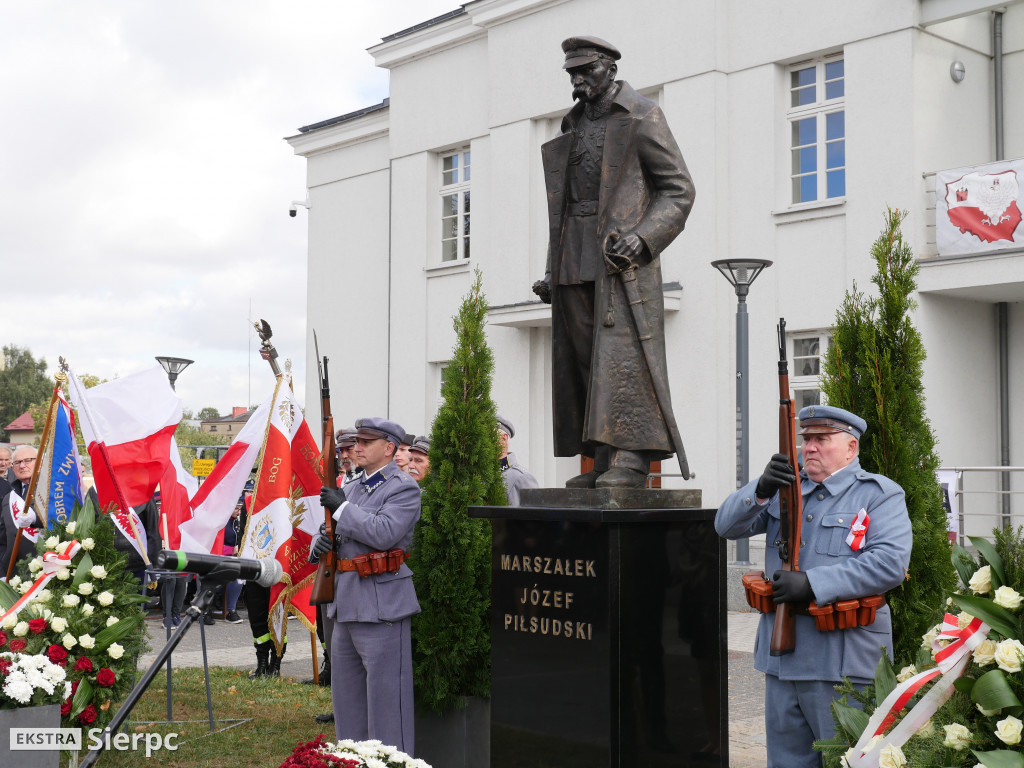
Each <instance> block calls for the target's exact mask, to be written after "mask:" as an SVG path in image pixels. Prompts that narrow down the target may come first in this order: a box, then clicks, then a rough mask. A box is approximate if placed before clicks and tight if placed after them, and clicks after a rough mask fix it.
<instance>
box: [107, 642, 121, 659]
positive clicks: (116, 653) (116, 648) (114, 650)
mask: <svg viewBox="0 0 1024 768" xmlns="http://www.w3.org/2000/svg"><path fill="white" fill-rule="evenodd" d="M107 656H109V657H110V658H112V659H120V658H121V657H122V656H124V648H122V647H121V646H120V645H118V644H117V643H111V644H110V646H109V647H108V648H107Z"/></svg>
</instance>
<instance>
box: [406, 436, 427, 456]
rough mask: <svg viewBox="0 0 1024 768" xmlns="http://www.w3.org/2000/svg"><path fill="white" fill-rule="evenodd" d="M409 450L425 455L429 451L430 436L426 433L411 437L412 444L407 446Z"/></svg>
mask: <svg viewBox="0 0 1024 768" xmlns="http://www.w3.org/2000/svg"><path fill="white" fill-rule="evenodd" d="M409 450H410V451H415V452H416V453H422V454H423V455H424V456H426V455H427V454H428V453H430V438H429V437H427V436H426V435H420V436H419V437H415V438H413V441H412V444H411V445H410V446H409Z"/></svg>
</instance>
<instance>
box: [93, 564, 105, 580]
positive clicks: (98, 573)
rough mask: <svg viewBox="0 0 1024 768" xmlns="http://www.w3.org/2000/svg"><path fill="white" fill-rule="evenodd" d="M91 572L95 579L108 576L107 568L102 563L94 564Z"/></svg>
mask: <svg viewBox="0 0 1024 768" xmlns="http://www.w3.org/2000/svg"><path fill="white" fill-rule="evenodd" d="M89 573H90V574H91V575H92V577H93V578H94V579H105V578H106V577H107V569H106V568H104V567H103V566H102V565H94V566H93V567H92V568H90V569H89Z"/></svg>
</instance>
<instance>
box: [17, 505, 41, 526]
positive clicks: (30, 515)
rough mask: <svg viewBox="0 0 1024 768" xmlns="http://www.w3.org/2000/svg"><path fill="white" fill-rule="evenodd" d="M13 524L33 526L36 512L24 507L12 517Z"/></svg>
mask: <svg viewBox="0 0 1024 768" xmlns="http://www.w3.org/2000/svg"><path fill="white" fill-rule="evenodd" d="M14 524H15V525H16V526H18V527H19V528H34V527H35V525H36V513H35V512H33V511H31V510H29V509H25V510H22V511H21V512H19V513H18V514H17V515H15V517H14Z"/></svg>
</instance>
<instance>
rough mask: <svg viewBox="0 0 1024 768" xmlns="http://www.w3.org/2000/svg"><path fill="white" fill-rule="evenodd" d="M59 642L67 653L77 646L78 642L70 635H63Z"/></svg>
mask: <svg viewBox="0 0 1024 768" xmlns="http://www.w3.org/2000/svg"><path fill="white" fill-rule="evenodd" d="M61 642H62V643H63V644H64V647H65V648H67V649H68V650H69V651H70V650H71V649H72V648H74V647H75V646H76V645H78V640H77V639H76V638H75V636H74V635H70V634H69V635H64V639H63V640H61Z"/></svg>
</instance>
